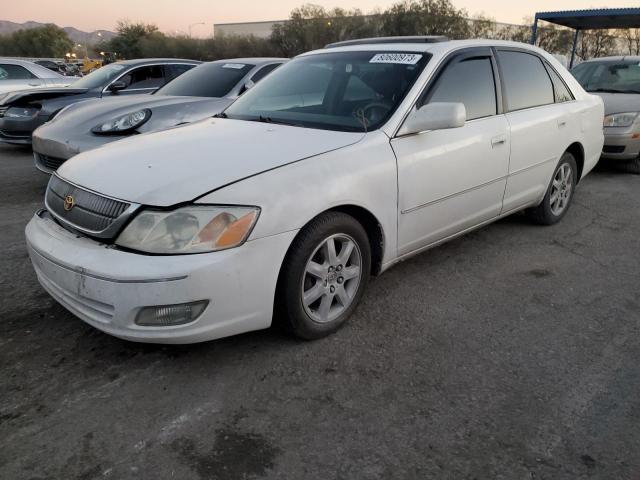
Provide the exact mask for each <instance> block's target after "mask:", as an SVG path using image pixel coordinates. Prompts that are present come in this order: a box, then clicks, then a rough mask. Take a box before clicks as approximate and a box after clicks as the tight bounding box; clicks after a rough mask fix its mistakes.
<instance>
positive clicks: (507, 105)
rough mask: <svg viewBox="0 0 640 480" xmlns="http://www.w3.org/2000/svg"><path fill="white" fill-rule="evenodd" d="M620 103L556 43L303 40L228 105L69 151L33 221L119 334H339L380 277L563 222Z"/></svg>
mask: <svg viewBox="0 0 640 480" xmlns="http://www.w3.org/2000/svg"><path fill="white" fill-rule="evenodd" d="M602 119H603V104H602V100H601V99H600V98H598V97H595V96H592V95H589V94H587V93H586V92H585V91H584V90H583V89H582V88H581V87H580V85H579V84H578V83H577V82H576V80H574V78H573V77H572V76H571V75H570V74H569V73H568V72H567V71H566V70H565V69H564V68H563V67H562V66H561V65H560V64H559V63H558V62H557V61H556V60H555V59H554V58H553V57H552V56H551V55H548V54H547V53H545V52H544V51H542V50H539V49H537V48H534V47H531V46H528V45H523V44H518V43H510V42H497V41H484V40H477V41H451V42H448V41H444V42H443V41H439V39H432V38H428V37H427V38H410V39H407V38H391V39H384V40H379V39H378V40H369V41H357V42H347V43H346V44H335V45H331V46H330V47H329V48H325V49H323V50H318V51H314V52H310V53H306V54H304V55H301V56H299V57H297V58H296V59H294V60H293V61H291V62H290V63H288V64H286V65H284V66H283V67H281V68H280V69H278V70H276V71H275V72H274V73H273V74H272V75H270V76H269V77H267V78H266V79H265V80H264V81H263V82H261V83H260V84H258V85H257V86H255V87H254V88H252V89H251V90H249V91H248V92H247V93H245V94H244V95H243V96H242V97H240V99H239V100H237V101H236V102H235V103H234V104H232V105H231V106H230V107H229V108H228V109H227V110H226V111H225V113H223V114H221V115H219V116H218V117H217V118H211V119H207V120H204V121H201V122H199V123H195V124H191V125H189V126H185V127H179V128H174V129H172V130H168V131H163V132H157V133H151V134H145V135H140V136H137V137H135V138H132V139H128V140H124V141H121V142H117V143H114V144H111V145H108V146H106V147H104V148H100V149H97V150H94V151H90V152H86V153H82V154H80V155H78V156H77V157H75V158H73V159H71V160H70V161H68V162H67V163H65V164H64V165H63V166H62V168H60V170H58V172H57V173H56V174H55V175H54V176H53V177H52V178H51V181H50V184H49V187H48V190H47V193H46V199H45V204H46V209H43V210H41V211H39V212H38V213H37V214H36V215H35V216H34V217H33V219H32V220H31V222H30V223H29V225H28V226H27V229H26V235H27V241H28V245H29V252H30V255H31V259H32V262H33V265H34V267H35V270H36V272H37V274H38V278H39V280H40V282H41V283H42V285H43V286H44V288H45V289H46V290H47V291H48V292H49V293H50V294H51V295H52V296H53V297H54V298H56V299H57V300H58V301H59V302H60V303H62V304H63V305H64V306H66V307H67V308H68V309H69V310H70V311H72V312H73V313H74V314H76V315H77V316H78V317H80V318H82V319H83V320H85V321H86V322H88V323H89V324H91V325H93V326H95V327H96V328H99V329H100V330H103V331H105V332H107V333H110V334H112V335H116V336H118V337H121V338H125V339H129V340H136V341H145V342H167V343H189V342H199V341H203V340H209V339H213V338H219V337H224V336H227V335H233V334H238V333H241V332H246V331H249V330H256V329H261V328H267V327H269V326H270V325H271V323H272V321H277V322H279V323H281V324H282V325H284V326H286V327H287V328H288V329H289V330H290V331H291V332H293V333H295V334H296V335H298V336H300V337H303V338H318V337H321V336H324V335H327V334H328V333H330V332H333V331H335V330H336V329H337V328H338V327H340V326H341V325H342V324H343V323H344V322H345V320H346V319H347V318H348V317H349V316H350V315H351V313H352V312H353V310H354V309H355V308H356V305H357V304H358V302H359V301H360V299H361V298H362V294H363V291H364V289H365V287H366V285H367V281H368V279H369V276H370V275H371V274H375V275H377V274H379V273H381V272H383V271H384V270H386V269H388V268H389V267H391V266H392V265H394V264H395V263H397V262H398V261H399V260H402V259H405V258H407V257H408V256H410V255H414V254H416V253H419V252H421V251H423V250H425V249H427V248H430V247H433V246H435V245H438V244H440V243H442V242H444V241H447V240H449V239H451V238H454V237H456V236H458V235H461V234H463V233H466V232H468V231H470V230H472V229H474V228H478V227H480V226H482V225H486V224H487V223H489V222H493V221H495V220H497V219H499V218H502V217H504V216H506V215H509V214H511V213H514V212H517V211H520V210H525V209H526V210H527V212H528V213H529V214H530V216H531V218H532V219H533V220H534V221H536V222H538V223H541V224H545V225H549V224H553V223H556V222H558V221H559V220H560V219H561V218H562V217H563V216H564V215H565V214H566V213H567V210H568V209H569V206H570V204H571V200H572V198H573V195H574V192H575V188H576V185H577V184H578V182H579V181H580V179H581V178H583V177H584V176H585V175H586V174H587V173H588V172H589V171H590V170H591V169H592V168H593V166H594V165H595V164H596V162H597V160H598V157H599V156H600V152H601V150H602V144H603V132H602Z"/></svg>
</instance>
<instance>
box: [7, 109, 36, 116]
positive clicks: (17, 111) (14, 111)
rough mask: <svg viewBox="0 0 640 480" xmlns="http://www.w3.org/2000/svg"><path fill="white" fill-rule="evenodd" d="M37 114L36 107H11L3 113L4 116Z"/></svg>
mask: <svg viewBox="0 0 640 480" xmlns="http://www.w3.org/2000/svg"><path fill="white" fill-rule="evenodd" d="M37 114H38V109H37V108H30V107H11V108H9V109H8V110H7V111H6V112H5V113H4V116H5V118H32V117H35V116H36V115H37Z"/></svg>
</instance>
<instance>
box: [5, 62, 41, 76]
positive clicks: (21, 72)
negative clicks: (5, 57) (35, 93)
mask: <svg viewBox="0 0 640 480" xmlns="http://www.w3.org/2000/svg"><path fill="white" fill-rule="evenodd" d="M30 78H36V76H35V75H34V74H32V73H31V72H30V71H29V70H27V69H26V68H24V67H21V66H20V65H10V64H5V63H2V64H0V80H28V79H30Z"/></svg>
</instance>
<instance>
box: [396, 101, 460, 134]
mask: <svg viewBox="0 0 640 480" xmlns="http://www.w3.org/2000/svg"><path fill="white" fill-rule="evenodd" d="M466 120H467V109H466V108H465V106H464V104H463V103H453V102H434V103H427V104H426V105H423V106H422V107H420V108H419V109H418V110H415V109H414V110H412V111H411V113H410V114H409V116H408V117H407V119H406V120H405V121H404V123H403V124H402V127H400V130H399V131H398V135H399V136H401V135H409V134H412V133H419V132H424V131H426V130H444V129H445V128H458V127H463V126H464V124H465V122H466Z"/></svg>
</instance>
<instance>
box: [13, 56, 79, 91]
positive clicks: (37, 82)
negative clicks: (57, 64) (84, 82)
mask: <svg viewBox="0 0 640 480" xmlns="http://www.w3.org/2000/svg"><path fill="white" fill-rule="evenodd" d="M76 80H78V78H77V77H65V76H63V75H60V74H59V73H56V72H54V71H53V70H49V69H48V68H46V67H43V66H42V65H38V64H37V63H33V62H28V61H26V60H19V59H12V58H0V94H3V93H8V92H13V91H16V90H27V89H31V88H40V87H66V86H67V85H71V84H72V83H73V82H75V81H76Z"/></svg>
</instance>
